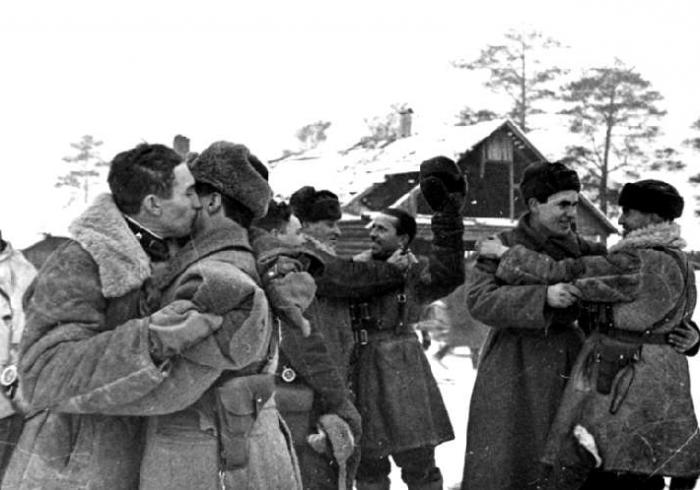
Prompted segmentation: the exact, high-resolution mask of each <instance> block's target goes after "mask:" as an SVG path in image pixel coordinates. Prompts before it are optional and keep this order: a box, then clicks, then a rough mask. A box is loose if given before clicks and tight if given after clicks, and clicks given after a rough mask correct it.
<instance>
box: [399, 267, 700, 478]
mask: <svg viewBox="0 0 700 490" xmlns="http://www.w3.org/2000/svg"><path fill="white" fill-rule="evenodd" d="M695 275H696V279H697V280H698V281H700V277H698V276H700V274H698V272H696V274H695ZM693 316H694V319H695V321H696V322H698V323H699V324H700V307H699V308H696V310H695V314H694V315H693ZM437 347H438V346H436V345H435V343H433V345H432V346H431V348H430V350H429V351H428V352H427V354H428V359H429V360H430V364H431V366H432V369H433V374H434V375H435V378H436V379H437V381H438V385H439V386H440V391H441V392H442V396H443V399H444V400H445V404H446V405H447V411H448V412H449V414H450V420H451V421H452V426H453V428H454V431H455V440H453V441H450V442H447V443H444V444H442V445H440V446H438V448H437V450H436V458H437V464H438V466H439V467H440V469H441V471H442V474H443V478H444V483H445V486H444V488H445V490H452V489H458V488H459V486H460V484H461V481H462V469H463V465H464V451H465V447H466V434H467V415H468V414H469V400H470V398H471V394H472V387H473V385H474V379H475V378H476V371H475V370H474V369H473V368H472V363H471V358H470V357H469V356H468V354H469V349H468V348H466V347H459V348H457V349H455V350H454V353H453V354H451V355H448V356H446V357H445V358H444V359H443V362H442V363H438V362H436V361H435V360H434V359H433V353H434V352H435V351H436V350H437ZM688 364H689V366H690V384H691V391H692V394H693V401H694V403H695V413H696V414H697V416H698V418H699V419H700V355H698V356H696V357H691V358H688ZM391 481H392V489H402V488H406V486H405V485H404V483H403V482H402V481H401V475H400V471H399V470H398V469H397V468H396V467H394V469H393V471H392V474H391ZM698 488H700V486H696V489H698Z"/></svg>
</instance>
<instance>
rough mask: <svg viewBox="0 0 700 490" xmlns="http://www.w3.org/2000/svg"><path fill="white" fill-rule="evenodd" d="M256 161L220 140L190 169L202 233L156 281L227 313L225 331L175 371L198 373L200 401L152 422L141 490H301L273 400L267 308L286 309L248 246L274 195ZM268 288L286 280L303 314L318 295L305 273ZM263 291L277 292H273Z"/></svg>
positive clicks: (274, 340) (157, 395) (274, 335)
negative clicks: (255, 223)
mask: <svg viewBox="0 0 700 490" xmlns="http://www.w3.org/2000/svg"><path fill="white" fill-rule="evenodd" d="M252 158H253V157H252V155H251V153H250V151H249V150H248V148H247V147H245V146H243V145H240V144H233V143H229V142H226V141H219V142H216V143H213V144H212V145H210V146H209V147H208V148H207V149H206V150H204V151H203V152H202V153H201V154H200V155H199V156H198V157H197V158H196V159H195V160H194V162H193V163H192V164H191V167H190V168H191V170H192V174H193V175H194V178H195V180H196V189H197V193H198V195H199V197H200V201H201V203H202V210H201V212H200V214H199V216H198V219H197V224H196V226H195V230H196V231H195V235H194V237H193V238H192V240H191V241H190V242H189V243H188V244H187V245H185V246H184V247H183V248H182V249H180V250H179V251H178V252H177V254H176V255H175V256H174V257H173V260H172V261H171V263H170V265H169V267H168V270H167V271H166V272H165V274H163V275H162V276H158V277H157V278H156V282H157V283H158V284H159V286H160V287H162V288H163V291H164V292H163V302H165V303H167V302H169V301H173V300H175V299H176V298H179V299H188V300H191V301H192V302H193V303H194V304H195V305H196V306H197V308H198V309H199V310H200V311H203V312H204V311H206V312H211V313H215V314H219V315H221V316H222V317H223V326H222V328H221V329H220V330H219V331H217V332H216V333H215V334H214V335H212V336H210V337H209V338H207V339H205V340H204V341H202V342H200V343H199V344H198V345H197V346H195V347H193V348H192V349H189V350H188V351H187V352H185V353H183V355H182V356H181V358H180V359H179V360H178V363H177V365H176V366H174V368H173V374H175V375H177V372H178V371H183V370H189V371H191V372H193V373H199V374H198V375H197V376H191V377H190V379H197V380H198V381H197V382H196V384H192V385H191V386H187V387H186V389H185V390H184V391H185V392H187V393H189V394H190V396H191V397H192V398H193V400H192V402H191V404H190V405H189V406H188V407H187V408H185V409H184V410H180V411H178V412H174V413H166V414H163V415H159V416H157V417H151V418H150V419H149V423H148V435H147V439H146V449H145V454H144V460H143V464H142V466H141V484H140V487H139V488H140V489H142V490H155V489H169V490H173V489H175V490H176V489H182V490H189V489H193V488H197V489H202V490H204V489H212V490H215V489H218V488H222V487H223V488H246V489H251V490H252V489H259V490H268V489H270V490H273V489H279V490H282V489H284V490H287V489H289V490H294V489H301V488H302V487H301V477H300V475H299V469H298V465H297V462H296V457H295V455H294V453H293V450H292V441H291V436H290V435H289V433H288V431H287V430H286V426H285V425H284V423H283V422H282V420H281V418H280V415H279V413H278V411H277V408H276V405H275V400H274V398H273V396H272V394H273V391H274V374H275V369H276V367H277V354H278V353H277V345H278V336H279V332H278V331H277V328H278V327H277V324H276V323H274V322H273V321H272V317H271V314H270V307H271V306H273V305H272V304H271V303H276V305H277V306H281V305H282V302H281V301H279V300H280V297H279V295H273V296H272V297H271V298H270V299H269V301H268V297H266V291H265V290H264V288H263V282H262V280H261V278H260V276H259V275H258V268H257V265H258V264H257V263H256V258H259V257H256V256H254V252H253V251H254V247H253V246H251V239H250V234H249V227H250V224H251V221H252V219H254V218H260V217H261V216H263V215H264V214H265V212H266V211H267V206H268V202H269V200H270V196H271V190H270V187H269V186H268V184H267V182H266V181H265V179H264V178H263V177H262V176H261V175H260V173H259V172H258V171H257V169H256V168H255V167H254V166H253V163H252V162H251V160H252ZM266 248H267V249H268V251H272V250H274V249H273V248H272V247H266ZM261 255H262V254H261ZM271 281H286V282H285V283H284V284H288V285H289V286H290V288H291V287H293V291H294V292H295V293H297V294H295V295H294V297H295V298H296V299H299V298H300V296H303V297H304V298H306V299H305V300H303V301H301V302H297V303H296V304H298V305H299V308H300V309H301V310H302V311H303V308H304V307H305V306H308V304H309V303H310V302H311V300H312V299H313V297H314V294H315V292H316V288H315V285H314V282H313V278H312V277H311V276H310V275H309V274H308V273H306V272H303V271H289V272H287V273H286V274H285V275H284V277H277V278H274V279H271ZM284 284H276V286H281V287H282V289H283V290H282V291H280V289H279V288H278V289H276V291H277V292H278V293H280V294H281V295H282V296H283V298H282V299H289V298H290V295H289V294H288V293H290V292H291V291H292V289H290V288H285V287H284ZM266 286H267V290H268V291H271V292H272V289H271V286H272V287H273V288H274V286H275V285H273V283H272V282H269V281H268V283H267V285H266ZM302 289H303V291H302ZM298 316H299V317H300V314H299V315H298ZM182 387H183V386H182V385H180V386H179V387H177V386H176V387H175V389H174V390H172V387H170V386H167V385H165V384H164V385H162V386H161V387H159V388H157V389H156V390H154V394H153V398H154V399H167V398H168V396H166V395H167V394H168V392H170V391H172V393H171V395H170V396H178V395H177V394H178V392H179V391H181V389H182ZM154 403H157V402H156V401H155V400H154Z"/></svg>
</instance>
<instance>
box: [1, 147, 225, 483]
mask: <svg viewBox="0 0 700 490" xmlns="http://www.w3.org/2000/svg"><path fill="white" fill-rule="evenodd" d="M108 181H109V185H110V189H111V191H112V193H111V194H104V195H101V196H100V197H98V198H97V200H96V201H95V203H94V204H93V205H92V206H90V207H89V208H88V209H87V210H86V211H85V212H84V213H83V215H81V216H80V217H79V218H78V219H77V220H75V221H74V222H73V224H72V225H71V227H70V232H71V235H72V240H70V241H68V242H67V243H66V244H65V245H63V246H62V247H61V248H60V249H59V250H57V251H56V252H55V253H54V254H53V255H52V257H51V258H50V260H49V261H47V262H46V264H45V265H44V267H43V268H42V271H41V273H40V274H39V276H38V277H37V278H36V280H35V281H34V283H33V284H32V286H31V287H30V289H29V292H28V296H27V297H28V305H27V309H26V325H25V330H24V334H23V337H22V341H21V344H20V354H19V359H20V363H19V372H20V389H21V390H22V395H23V398H24V400H25V401H26V402H27V404H28V409H29V412H28V414H27V418H26V422H25V425H24V428H23V431H22V434H21V436H20V439H19V442H18V445H17V449H16V450H15V451H14V453H13V455H12V459H11V461H10V463H9V466H8V468H7V472H6V474H5V477H4V479H3V482H2V488H4V489H12V490H16V489H40V488H41V489H46V488H52V489H66V490H68V489H75V488H84V489H104V490H114V489H129V490H130V489H135V488H138V474H139V465H140V463H141V456H142V445H143V435H144V424H143V419H142V418H141V417H134V416H127V415H134V414H135V413H134V411H133V410H131V409H130V408H129V404H130V403H131V402H134V401H136V400H138V399H140V398H141V397H143V396H144V395H146V394H148V393H149V392H150V391H152V390H153V389H154V388H156V387H158V386H159V385H160V384H161V383H163V381H164V380H166V379H168V370H169V366H170V359H171V358H172V357H173V356H174V355H177V354H179V353H181V352H182V351H184V350H185V349H186V348H187V347H188V346H190V345H193V344H195V343H197V342H198V341H200V340H201V339H202V338H204V337H206V336H208V335H210V334H211V332H213V331H214V330H216V329H217V328H218V327H219V326H220V324H221V318H220V317H216V316H213V315H209V314H199V313H198V312H197V311H195V310H194V309H193V308H192V307H191V306H192V305H188V304H187V303H186V302H180V303H178V304H177V305H174V306H171V305H168V306H166V307H164V308H162V309H161V310H159V311H157V312H156V313H153V314H151V315H150V316H149V314H148V313H149V312H150V310H151V308H152V307H153V306H155V305H154V303H157V297H155V298H154V294H155V290H154V288H153V287H152V286H151V284H150V281H149V278H150V276H151V273H152V268H153V267H154V266H155V265H157V264H162V263H163V261H164V260H166V259H167V256H168V247H167V245H166V244H165V242H164V240H163V239H164V238H166V237H179V236H186V235H187V234H189V233H190V231H191V228H192V224H193V221H194V218H195V216H196V213H197V210H198V209H199V206H200V205H199V200H198V198H197V196H196V194H194V179H193V178H192V175H191V174H190V172H189V170H188V168H187V166H186V165H185V164H184V162H183V161H182V159H181V158H180V157H179V156H178V155H177V154H176V153H175V152H174V151H173V150H172V149H170V148H167V147H165V146H163V145H149V144H142V145H139V146H137V147H136V148H134V149H132V150H129V151H125V152H122V153H120V154H118V155H117V156H116V157H115V158H114V159H113V161H112V164H111V167H110V173H109V177H108ZM154 299H155V301H154ZM178 408H182V407H178V406H177V405H176V404H173V406H172V407H170V409H171V410H177V409H178ZM135 415H138V413H136V414H135Z"/></svg>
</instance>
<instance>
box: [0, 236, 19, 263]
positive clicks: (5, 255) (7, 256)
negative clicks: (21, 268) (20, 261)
mask: <svg viewBox="0 0 700 490" xmlns="http://www.w3.org/2000/svg"><path fill="white" fill-rule="evenodd" d="M5 243H6V245H5V250H3V251H2V252H0V262H4V261H6V260H11V259H12V258H14V257H16V256H17V254H18V253H19V251H16V250H15V249H14V248H12V244H10V242H8V241H6V242H5Z"/></svg>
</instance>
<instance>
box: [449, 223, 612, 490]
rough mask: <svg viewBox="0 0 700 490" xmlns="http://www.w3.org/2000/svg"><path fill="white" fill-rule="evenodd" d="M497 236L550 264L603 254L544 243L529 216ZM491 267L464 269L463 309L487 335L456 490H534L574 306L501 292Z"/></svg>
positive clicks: (573, 350)
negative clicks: (466, 284) (468, 279)
mask: <svg viewBox="0 0 700 490" xmlns="http://www.w3.org/2000/svg"><path fill="white" fill-rule="evenodd" d="M499 236H500V238H501V241H502V242H503V243H504V244H506V245H508V246H510V245H514V244H521V245H524V246H525V247H527V248H529V249H531V250H535V251H538V252H541V253H545V254H547V255H549V256H551V257H554V258H557V259H563V258H566V257H580V256H582V255H594V254H602V253H604V252H605V248H604V247H603V246H602V245H599V244H594V243H591V242H588V241H586V240H584V239H582V238H581V237H579V236H578V235H576V234H574V233H571V234H569V235H568V236H566V237H563V238H554V237H550V238H547V237H545V236H544V235H543V234H542V233H540V232H538V231H537V230H536V229H534V228H533V227H532V226H531V225H530V215H529V213H526V214H525V215H523V217H522V218H521V219H520V221H519V222H518V225H517V226H516V227H515V228H514V229H513V230H511V231H507V232H503V233H501V234H500V235H499ZM496 267H497V263H496V262H495V261H490V260H485V259H479V260H478V261H477V262H476V264H475V266H474V267H473V269H472V270H471V271H470V272H471V275H472V282H471V283H470V285H469V290H468V293H467V303H468V306H469V309H470V311H471V313H472V315H473V316H474V318H476V319H477V320H479V321H481V322H483V323H485V324H486V325H488V326H489V327H491V331H490V332H489V336H488V338H487V339H486V342H485V344H484V347H483V349H482V353H481V359H480V362H479V369H478V371H477V374H476V381H475V383H474V388H473V391H472V396H471V402H470V406H469V419H468V425H467V451H466V457H465V466H464V477H463V480H462V488H463V489H469V490H489V489H499V490H501V489H512V490H524V489H528V488H537V485H538V484H540V483H541V482H539V477H540V473H541V468H539V465H538V461H539V458H540V456H541V454H542V451H543V449H544V444H545V440H546V437H547V433H548V431H549V428H550V426H551V423H552V421H553V420H554V415H555V414H556V411H557V408H558V407H559V402H560V400H561V396H562V393H563V391H564V387H565V385H566V379H567V377H568V375H569V373H570V371H571V368H572V366H573V363H574V361H575V359H576V356H577V355H578V352H579V350H580V349H581V345H582V343H583V334H582V332H581V331H580V330H579V329H578V327H577V326H576V325H575V323H574V322H575V320H576V318H577V315H578V311H577V309H576V308H566V309H554V308H550V307H549V306H547V304H546V295H547V288H546V286H544V285H522V286H509V285H507V284H505V283H504V282H503V281H501V280H499V279H498V278H496V276H495V272H496Z"/></svg>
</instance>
